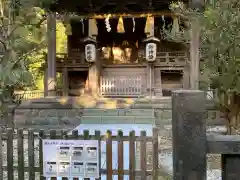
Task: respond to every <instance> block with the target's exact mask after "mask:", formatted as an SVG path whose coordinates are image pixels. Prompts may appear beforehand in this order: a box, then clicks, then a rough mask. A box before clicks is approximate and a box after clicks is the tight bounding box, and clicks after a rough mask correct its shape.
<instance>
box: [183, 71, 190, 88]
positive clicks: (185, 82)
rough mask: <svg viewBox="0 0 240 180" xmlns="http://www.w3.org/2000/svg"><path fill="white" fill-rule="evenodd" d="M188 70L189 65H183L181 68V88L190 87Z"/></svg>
mask: <svg viewBox="0 0 240 180" xmlns="http://www.w3.org/2000/svg"><path fill="white" fill-rule="evenodd" d="M189 83H190V72H189V67H185V68H184V69H183V89H189V88H190V85H189Z"/></svg>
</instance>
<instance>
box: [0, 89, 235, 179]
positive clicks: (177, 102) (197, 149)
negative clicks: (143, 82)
mask: <svg viewBox="0 0 240 180" xmlns="http://www.w3.org/2000/svg"><path fill="white" fill-rule="evenodd" d="M205 111H206V98H205V94H204V92H202V91H190V90H179V91H174V92H173V94H172V134H173V137H172V145H173V179H174V180H206V169H207V164H206V155H207V154H208V153H211V154H221V155H222V162H221V163H222V179H223V180H238V179H239V177H240V171H239V169H238V168H239V166H240V136H237V135H236V136H228V135H217V134H209V133H206V127H207V125H206V119H205V118H206V116H205V115H206V114H205ZM153 132H154V133H153V136H152V137H146V132H144V131H142V132H141V136H140V137H136V136H135V133H134V132H130V133H129V136H123V132H122V131H119V132H118V136H112V135H111V131H108V132H107V134H106V135H105V136H101V135H100V132H99V131H96V132H95V135H94V136H91V135H89V131H84V134H83V135H80V136H79V135H78V131H73V132H72V134H71V135H68V134H67V132H64V131H62V132H61V134H60V135H59V134H57V132H56V131H50V134H46V133H44V131H40V132H39V134H34V132H33V131H32V130H29V131H28V134H27V135H25V134H24V132H23V130H18V131H17V134H16V133H15V134H14V133H13V130H12V129H7V131H6V133H2V132H1V134H2V136H0V143H1V144H2V143H3V142H2V141H5V142H6V144H7V158H6V162H7V165H6V166H4V162H3V159H4V158H3V154H4V153H3V147H2V146H0V166H2V167H3V168H1V169H0V179H4V178H3V174H4V173H3V171H7V179H8V180H13V179H14V177H13V176H14V171H17V172H18V179H19V180H23V179H24V172H28V179H29V180H34V179H35V172H40V174H42V173H43V172H42V169H43V168H42V167H43V162H42V143H41V142H42V139H44V138H50V139H97V140H99V141H106V155H107V157H106V169H100V172H101V175H103V174H105V175H106V177H107V180H112V177H113V175H118V180H123V179H124V178H123V176H124V175H128V176H129V179H130V180H135V178H136V177H137V176H140V178H141V180H146V179H147V176H151V177H152V179H153V180H157V179H158V176H159V175H160V173H161V169H160V168H159V166H158V165H159V163H158V133H157V129H154V131H153ZM15 139H16V140H17V152H15V153H16V154H17V156H18V160H17V166H15V165H14V162H13V156H14V149H13V144H14V140H15ZM24 139H27V140H28V142H27V146H28V154H27V156H28V166H27V167H25V165H24V158H25V157H24V145H23V144H24V143H23V142H24ZM34 139H38V140H39V159H38V160H39V166H38V167H35V166H33V165H34V164H35V160H36V158H35V157H34V155H35V152H34V149H35V147H34V144H35V143H34ZM112 141H117V142H118V143H117V144H118V169H113V164H112V159H113V157H112V151H113V148H112ZM124 141H128V142H129V170H125V169H124V168H123V161H124V157H123V142H124ZM135 142H140V158H141V159H140V160H141V161H140V170H136V151H135V150H136V149H135V148H136V146H135ZM147 142H152V145H153V148H152V169H151V170H150V171H149V170H147V160H146V159H147V156H146V143H147ZM99 148H101V147H99ZM100 155H101V154H100ZM43 179H44V177H42V176H41V180H43Z"/></svg>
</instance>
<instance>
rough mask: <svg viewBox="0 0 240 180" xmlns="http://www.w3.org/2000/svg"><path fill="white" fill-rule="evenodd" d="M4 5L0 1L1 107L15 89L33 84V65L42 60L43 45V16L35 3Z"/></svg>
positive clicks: (26, 0) (24, 2)
mask: <svg viewBox="0 0 240 180" xmlns="http://www.w3.org/2000/svg"><path fill="white" fill-rule="evenodd" d="M5 2H6V1H3V0H1V1H0V17H1V18H0V43H1V47H0V49H1V56H0V82H1V84H0V105H1V106H3V105H4V102H5V101H6V100H7V99H8V100H9V99H10V97H11V96H12V93H13V91H14V88H23V87H25V86H32V85H33V82H34V81H33V76H32V72H34V70H33V65H34V64H36V63H37V62H39V61H41V60H42V58H41V55H39V54H41V53H42V52H43V51H42V49H43V48H45V46H46V43H45V42H46V41H45V32H46V21H45V20H46V15H45V12H44V11H43V10H42V9H41V8H39V6H38V4H36V1H30V0H21V1H17V2H16V1H8V3H9V4H7V3H5ZM33 57H34V58H33ZM35 72H36V71H35Z"/></svg>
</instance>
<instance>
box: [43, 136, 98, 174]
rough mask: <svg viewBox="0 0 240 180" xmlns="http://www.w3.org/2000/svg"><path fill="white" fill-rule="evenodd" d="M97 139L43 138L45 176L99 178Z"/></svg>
mask: <svg viewBox="0 0 240 180" xmlns="http://www.w3.org/2000/svg"><path fill="white" fill-rule="evenodd" d="M98 155H99V149H98V141H97V140H55V139H54V140H53V139H44V140H43V175H44V177H72V178H74V177H76V178H77V177H79V178H99V156H98Z"/></svg>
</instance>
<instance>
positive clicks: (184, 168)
mask: <svg viewBox="0 0 240 180" xmlns="http://www.w3.org/2000/svg"><path fill="white" fill-rule="evenodd" d="M205 101H206V98H205V93H204V92H203V91H199V90H178V91H173V93H172V135H173V137H172V143H173V179H174V180H203V179H206V166H207V163H206V154H207V148H206V147H207V145H206V143H207V140H206V120H205V105H206V102H205Z"/></svg>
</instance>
